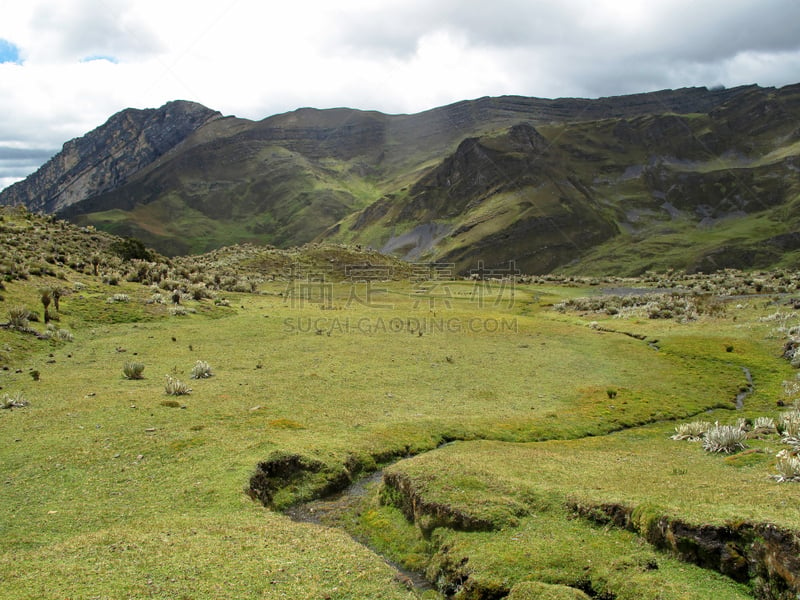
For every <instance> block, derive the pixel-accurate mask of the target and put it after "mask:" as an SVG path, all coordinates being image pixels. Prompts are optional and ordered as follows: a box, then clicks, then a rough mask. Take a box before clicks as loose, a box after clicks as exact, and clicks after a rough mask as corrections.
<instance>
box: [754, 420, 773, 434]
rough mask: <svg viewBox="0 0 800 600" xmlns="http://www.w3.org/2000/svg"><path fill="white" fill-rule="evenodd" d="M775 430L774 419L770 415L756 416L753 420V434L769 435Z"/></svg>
mask: <svg viewBox="0 0 800 600" xmlns="http://www.w3.org/2000/svg"><path fill="white" fill-rule="evenodd" d="M777 431H778V428H777V427H776V426H775V419H773V418H772V417H756V418H755V419H754V420H753V435H769V434H771V433H776V432H777Z"/></svg>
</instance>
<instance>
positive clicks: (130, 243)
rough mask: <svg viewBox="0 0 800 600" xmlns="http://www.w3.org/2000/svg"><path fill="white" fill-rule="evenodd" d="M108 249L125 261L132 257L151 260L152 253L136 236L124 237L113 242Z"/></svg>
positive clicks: (132, 258)
mask: <svg viewBox="0 0 800 600" xmlns="http://www.w3.org/2000/svg"><path fill="white" fill-rule="evenodd" d="M109 249H110V250H111V251H112V252H113V253H114V254H116V255H117V256H119V257H120V258H121V259H122V260H125V261H128V260H134V259H138V260H145V261H152V260H153V253H152V252H150V251H149V250H148V249H147V247H146V246H145V245H144V244H143V243H142V242H141V241H140V240H137V239H136V238H125V239H123V240H119V241H117V242H114V243H113V244H111V247H110V248H109Z"/></svg>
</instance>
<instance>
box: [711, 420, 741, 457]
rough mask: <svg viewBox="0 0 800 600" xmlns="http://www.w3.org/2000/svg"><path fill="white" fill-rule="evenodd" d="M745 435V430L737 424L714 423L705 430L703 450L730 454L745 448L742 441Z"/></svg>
mask: <svg viewBox="0 0 800 600" xmlns="http://www.w3.org/2000/svg"><path fill="white" fill-rule="evenodd" d="M746 437H747V432H746V431H745V430H744V429H743V428H741V427H739V426H736V425H719V424H716V425H714V426H713V427H711V429H709V430H708V431H707V432H706V435H705V438H704V439H703V450H705V451H706V452H722V453H724V454H731V453H732V452H736V451H737V450H744V449H745V448H746V446H745V443H744V441H745V439H746Z"/></svg>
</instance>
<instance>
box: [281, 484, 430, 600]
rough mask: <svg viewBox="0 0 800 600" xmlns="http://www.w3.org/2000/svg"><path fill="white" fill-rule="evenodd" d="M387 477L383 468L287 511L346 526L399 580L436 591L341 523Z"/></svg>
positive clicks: (303, 519) (417, 588)
mask: <svg viewBox="0 0 800 600" xmlns="http://www.w3.org/2000/svg"><path fill="white" fill-rule="evenodd" d="M382 479H383V471H376V472H375V473H372V474H370V475H368V476H366V477H363V478H362V479H359V480H358V481H356V482H354V483H353V484H351V485H350V486H349V487H348V488H347V489H345V490H344V491H342V492H339V493H337V494H335V495H333V496H330V497H328V498H325V499H322V500H313V501H311V502H304V503H301V504H296V505H294V506H292V507H290V508H288V509H287V510H286V511H284V514H285V515H286V516H288V517H289V518H290V519H292V520H293V521H297V522H298V523H312V524H315V525H319V526H321V527H337V528H340V529H343V530H344V531H345V532H346V533H348V535H350V537H351V538H352V539H353V540H354V541H355V542H357V543H359V544H361V545H362V546H364V547H366V548H368V549H369V550H370V551H371V552H372V553H373V554H375V555H377V556H379V557H380V558H381V559H382V560H383V561H384V562H385V563H386V564H388V565H389V566H390V567H392V568H393V569H394V570H395V571H397V573H398V576H397V579H398V581H401V582H402V583H404V584H406V585H407V586H408V587H409V588H412V589H413V590H415V591H416V592H417V593H420V594H421V593H423V592H426V591H428V590H433V589H434V587H433V585H431V583H430V582H429V581H428V580H426V579H425V577H424V575H423V574H422V573H417V572H414V571H409V570H407V569H405V568H403V567H402V566H401V565H398V564H397V563H395V562H393V561H392V560H390V559H389V558H387V557H386V556H384V555H382V554H381V553H380V552H378V551H377V550H375V548H372V547H371V546H370V545H369V544H368V543H367V542H366V541H365V540H364V539H361V538H359V537H357V536H354V535H353V534H352V533H351V532H349V531H347V528H344V527H342V526H341V521H342V516H343V515H344V514H345V513H352V512H355V511H357V510H358V505H359V504H361V503H362V502H363V501H364V497H365V496H366V495H367V493H368V492H369V491H370V490H371V489H372V488H373V487H374V486H376V485H378V484H379V483H380V482H381V480H382Z"/></svg>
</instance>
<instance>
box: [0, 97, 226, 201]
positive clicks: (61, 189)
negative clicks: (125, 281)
mask: <svg viewBox="0 0 800 600" xmlns="http://www.w3.org/2000/svg"><path fill="white" fill-rule="evenodd" d="M220 116H221V115H220V113H218V112H216V111H213V110H210V109H208V108H206V107H204V106H202V105H200V104H197V103H194V102H186V101H183V100H176V101H173V102H168V103H167V104H165V105H164V106H162V107H161V108H158V109H145V110H138V109H133V108H129V109H126V110H123V111H122V112H119V113H117V114H115V115H114V116H112V117H111V118H110V119H109V120H108V121H106V122H105V123H104V124H103V125H101V126H100V127H98V128H97V129H94V130H93V131H90V132H89V133H87V134H86V135H84V136H82V137H80V138H76V139H73V140H70V141H68V142H66V143H65V144H64V147H63V148H62V150H61V152H59V153H58V154H56V155H55V156H54V157H53V158H52V159H50V160H49V161H48V162H47V163H46V164H45V165H44V166H42V167H41V168H40V169H39V170H38V171H36V172H35V173H33V174H32V175H31V176H30V177H28V178H27V179H25V180H23V181H20V182H18V183H16V184H14V185H12V186H10V187H8V188H7V189H5V190H3V191H2V192H0V204H4V205H11V206H15V205H24V206H26V207H27V208H28V209H30V210H32V211H40V212H45V213H55V212H59V211H61V210H63V209H65V208H66V207H68V206H70V205H72V204H75V203H76V202H80V201H81V200H85V199H86V198H91V197H92V196H97V195H99V194H101V193H103V192H106V191H108V190H112V189H115V188H118V187H121V186H122V185H124V184H125V182H126V181H127V180H128V179H129V178H130V177H131V176H133V175H134V174H136V173H137V172H139V171H140V170H142V169H143V168H145V167H147V166H149V165H151V164H152V163H153V162H154V161H156V160H157V159H158V158H160V157H161V156H163V155H164V154H166V153H167V152H169V151H170V150H172V149H174V148H175V147H176V146H178V145H179V144H180V143H181V142H183V141H184V140H185V139H186V138H187V137H188V136H189V135H191V134H192V133H193V132H194V131H196V130H197V129H198V128H200V127H202V126H203V125H205V124H206V123H208V122H209V121H211V120H213V119H217V118H219V117H220Z"/></svg>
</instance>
